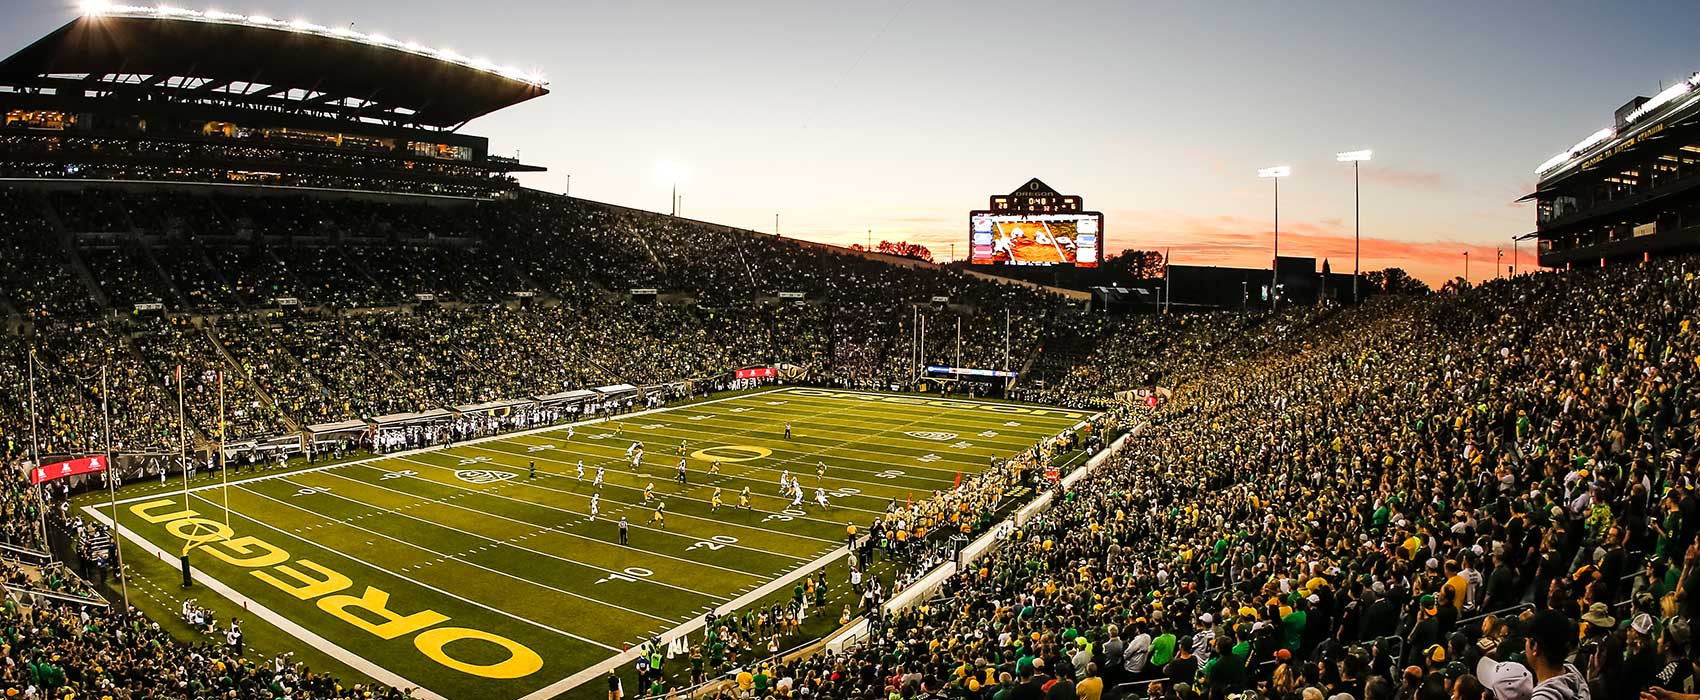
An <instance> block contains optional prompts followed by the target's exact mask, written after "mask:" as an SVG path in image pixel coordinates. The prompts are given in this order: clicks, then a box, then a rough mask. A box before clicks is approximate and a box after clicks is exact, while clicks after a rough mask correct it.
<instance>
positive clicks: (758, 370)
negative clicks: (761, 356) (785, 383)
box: [737, 367, 779, 379]
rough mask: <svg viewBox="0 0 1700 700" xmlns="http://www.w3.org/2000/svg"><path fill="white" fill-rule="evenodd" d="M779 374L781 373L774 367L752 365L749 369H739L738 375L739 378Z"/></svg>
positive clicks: (755, 377)
mask: <svg viewBox="0 0 1700 700" xmlns="http://www.w3.org/2000/svg"><path fill="white" fill-rule="evenodd" d="M778 374H779V373H778V372H777V371H775V370H774V369H773V368H772V367H751V368H749V369H741V370H738V372H737V377H738V378H739V379H760V378H762V377H774V376H778Z"/></svg>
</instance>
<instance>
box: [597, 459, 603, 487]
mask: <svg viewBox="0 0 1700 700" xmlns="http://www.w3.org/2000/svg"><path fill="white" fill-rule="evenodd" d="M596 490H597V491H601V490H602V465H600V464H598V465H596Z"/></svg>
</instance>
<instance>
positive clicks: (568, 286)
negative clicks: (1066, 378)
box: [0, 188, 1061, 454]
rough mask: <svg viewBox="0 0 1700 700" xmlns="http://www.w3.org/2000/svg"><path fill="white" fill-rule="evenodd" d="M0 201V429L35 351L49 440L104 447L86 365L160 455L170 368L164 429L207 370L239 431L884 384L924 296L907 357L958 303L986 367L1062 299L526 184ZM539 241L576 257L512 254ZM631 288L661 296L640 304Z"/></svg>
mask: <svg viewBox="0 0 1700 700" xmlns="http://www.w3.org/2000/svg"><path fill="white" fill-rule="evenodd" d="M0 223H4V224H5V226H0V245H5V246H7V247H8V248H9V249H11V250H12V251H14V252H15V255H11V256H8V260H7V263H5V264H9V265H12V266H14V267H15V269H13V268H12V267H8V268H7V269H4V270H0V275H4V276H5V279H6V280H7V282H8V284H7V285H6V286H5V287H4V288H0V315H6V316H8V317H9V318H11V319H12V323H10V324H9V325H8V332H7V333H5V334H4V339H3V341H0V342H4V343H5V346H4V347H0V350H4V351H5V352H6V356H7V359H6V362H5V363H4V366H0V392H4V394H5V396H6V397H7V398H15V399H17V400H15V401H6V402H0V436H4V437H5V438H7V439H10V440H13V441H14V442H20V441H19V438H20V437H21V436H24V435H27V434H28V432H29V423H28V406H29V402H28V400H27V399H28V397H27V395H26V394H27V390H28V387H27V377H25V376H24V375H25V374H26V373H27V367H26V365H27V363H28V358H27V356H28V355H29V354H30V353H31V352H32V351H33V353H34V356H35V361H36V363H37V367H36V372H37V376H36V392H37V399H38V408H39V410H38V414H39V417H38V425H37V431H38V433H39V434H40V435H42V437H40V438H38V439H39V440H40V441H41V449H42V452H43V453H48V454H59V453H66V452H81V451H89V450H97V449H100V448H101V447H102V445H101V442H100V440H98V439H97V438H98V437H99V436H100V429H99V426H100V422H99V417H100V411H99V400H98V399H99V389H98V375H99V372H100V370H101V369H102V367H106V368H109V369H110V372H111V385H112V390H113V397H112V399H113V410H114V412H115V415H117V416H118V417H119V420H118V421H117V422H116V423H115V425H114V433H115V435H114V438H115V441H116V442H117V443H118V446H119V448H120V449H122V450H127V451H156V450H171V449H174V448H175V446H176V441H177V439H178V433H179V432H180V431H179V426H177V424H176V423H177V421H176V416H175V411H174V410H172V406H171V405H172V404H173V403H174V402H175V396H174V394H175V393H176V389H177V385H176V381H177V379H176V376H177V369H178V368H179V367H181V368H182V372H183V388H184V390H185V393H186V394H187V396H186V400H185V403H186V406H187V411H188V414H189V415H188V425H187V426H185V427H184V428H183V429H182V431H181V432H184V433H186V434H187V436H188V439H189V441H191V442H193V443H197V444H205V443H206V442H207V441H211V440H214V439H216V437H217V434H218V430H217V428H218V417H217V415H216V407H217V399H218V396H217V393H218V388H217V386H218V379H219V376H220V375H221V374H222V375H223V379H224V390H225V394H226V396H225V402H226V406H227V408H228V417H229V419H230V420H229V423H228V425H226V426H225V427H226V436H225V437H226V438H227V439H228V440H231V441H242V440H251V439H263V438H266V437H269V436H276V435H281V434H289V433H294V432H297V431H299V430H301V429H303V428H305V427H306V426H309V425H314V424H319V423H328V422H336V421H342V420H348V419H354V418H370V417H373V416H378V415H385V414H389V413H400V412H412V411H423V410H427V409H431V408H444V407H453V406H461V405H467V404H472V403H478V402H482V401H491V400H496V399H504V398H524V397H528V396H536V395H540V394H547V393H552V392H559V391H563V390H567V389H574V388H581V387H590V386H599V385H605V384H615V383H638V384H648V383H658V382H666V381H675V380H687V379H707V378H713V377H718V376H723V375H725V374H726V373H728V372H730V371H731V370H733V369H736V368H738V367H743V366H748V365H758V364H761V365H772V364H786V365H791V366H793V367H795V368H796V372H797V373H799V374H803V375H806V376H808V377H809V378H810V379H812V380H814V381H818V382H822V383H831V384H838V385H844V386H866V387H886V388H889V387H892V386H897V385H904V384H909V383H910V382H911V380H912V379H913V377H914V376H915V372H914V364H915V362H914V358H916V357H917V354H916V352H915V351H914V348H913V345H914V344H915V341H916V339H915V337H914V335H915V334H914V333H912V331H913V326H914V325H915V324H916V323H917V319H919V318H920V316H921V315H923V314H924V315H926V316H927V317H928V327H929V333H928V334H927V338H926V340H927V343H926V348H925V349H924V350H923V352H922V353H920V356H922V357H923V359H925V360H926V361H927V362H929V363H936V364H955V363H956V346H957V343H956V337H957V334H956V327H957V325H958V323H959V322H960V324H961V326H962V333H961V338H962V341H963V342H962V344H961V345H962V351H961V352H962V355H961V362H962V364H964V365H971V366H982V367H1000V368H1002V367H1005V366H1006V365H1009V364H1011V363H1015V364H1019V363H1021V362H1023V361H1024V359H1025V358H1027V357H1029V356H1030V355H1032V354H1033V352H1034V350H1035V349H1036V348H1037V347H1038V346H1039V338H1040V336H1041V333H1042V331H1043V329H1044V326H1045V323H1046V321H1045V319H1046V318H1047V317H1048V315H1049V314H1050V312H1052V311H1056V310H1058V309H1059V308H1060V307H1061V305H1060V303H1059V299H1057V298H1056V297H1054V296H1052V295H1049V294H1046V293H1042V292H1039V291H1036V290H1035V289H1033V288H1030V287H1024V286H1019V285H1015V284H1001V283H995V282H990V281H986V280H984V279H980V278H976V277H972V276H969V275H965V274H963V273H960V272H956V271H952V270H948V269H944V268H937V267H933V266H916V265H894V264H890V263H889V262H887V261H884V260H876V259H868V258H863V257H860V256H855V255H850V254H846V253H843V252H841V251H835V250H833V249H829V248H825V247H820V246H813V245H805V244H799V243H797V242H795V241H790V240H784V239H779V238H776V237H773V236H764V235H757V234H752V233H751V232H747V231H737V230H733V229H727V228H724V227H719V226H715V225H711V224H704V223H700V222H692V221H687V220H681V219H675V218H671V217H660V216H656V215H653V214H647V213H643V212H637V211H634V210H628V209H622V208H618V207H612V206H607V205H600V204H595V203H590V202H583V201H579V200H567V199H561V198H549V197H544V196H536V197H524V198H520V199H519V200H516V201H498V202H480V203H474V204H463V205H460V206H440V205H427V204H411V203H406V204H404V203H395V202H389V201H370V200H367V199H359V198H347V199H329V198H309V197H304V196H275V197H243V196H229V195H216V196H214V195H206V194H195V193H190V192H177V191H159V192H148V191H124V190H112V189H101V188H88V189H80V190H59V191H51V192H47V193H42V192H35V191H29V190H18V189H0ZM544 250H571V251H574V254H571V255H552V254H551V255H544V254H528V253H535V252H537V251H544ZM634 287H638V288H649V289H656V290H658V291H660V292H662V295H663V296H664V297H666V298H665V299H664V300H662V301H659V302H656V303H642V301H641V299H634V298H633V297H632V295H630V294H628V292H630V291H631V289H632V288H634ZM521 292H524V293H528V294H534V295H539V296H520V295H518V293H521ZM780 292H795V293H798V294H801V295H802V296H803V298H802V299H801V300H793V299H784V300H781V299H780V298H779V297H778V294H779V293H780ZM936 297H943V298H946V299H948V300H949V301H948V303H935V302H934V301H933V300H934V299H935V298H936ZM782 301H783V303H781V302H782ZM151 305H158V307H160V308H158V309H154V308H152V307H151ZM916 306H918V310H912V307H916ZM144 307H148V308H144ZM1006 324H1007V327H1008V328H1010V329H1012V330H1013V331H1014V332H1013V333H1012V334H1011V335H1012V337H1011V338H1008V339H1006V338H1005V337H1004V329H1005V328H1006ZM1006 348H1007V354H1006ZM20 368H25V369H26V372H18V371H17V370H18V369H20ZM43 425H46V426H47V428H46V429H45V430H43V429H42V426H43Z"/></svg>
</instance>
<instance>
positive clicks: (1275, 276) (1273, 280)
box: [1257, 165, 1293, 313]
mask: <svg viewBox="0 0 1700 700" xmlns="http://www.w3.org/2000/svg"><path fill="white" fill-rule="evenodd" d="M1292 174H1293V168H1292V166H1287V165H1277V166H1274V167H1271V168H1258V170H1257V176H1258V177H1267V178H1270V181H1271V182H1273V183H1275V259H1274V260H1273V261H1271V262H1270V264H1269V313H1275V310H1276V308H1277V305H1278V304H1280V302H1281V178H1284V177H1287V176H1288V175H1292Z"/></svg>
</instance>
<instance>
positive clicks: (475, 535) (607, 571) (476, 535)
mask: <svg viewBox="0 0 1700 700" xmlns="http://www.w3.org/2000/svg"><path fill="white" fill-rule="evenodd" d="M326 476H334V477H336V478H339V479H346V480H348V481H353V482H355V483H360V484H365V482H363V481H360V480H358V479H351V478H349V477H346V476H342V475H340V474H329V473H327V474H326ZM380 488H381V487H380ZM243 490H244V491H248V492H250V493H255V494H258V495H260V496H261V497H263V498H266V499H268V500H274V501H275V500H277V499H275V498H272V497H271V496H266V495H265V494H259V492H257V491H253V490H252V489H249V488H247V487H243ZM386 490H387V489H386ZM324 495H327V496H335V495H336V494H328V493H327V494H324ZM336 497H337V498H341V499H343V500H345V501H348V502H350V503H355V504H357V505H359V506H362V507H366V508H373V509H377V510H380V511H388V512H390V513H393V514H395V515H398V516H401V517H403V518H407V519H409V520H414V521H418V522H421V523H425V524H427V525H434V526H436V527H440V528H442V529H444V530H452V531H454V532H458V533H460V534H463V535H466V536H468V537H473V538H476V539H479V540H483V541H485V542H497V543H500V542H501V540H499V539H497V538H494V537H490V536H488V535H481V534H479V533H476V532H472V531H470V530H462V529H460V528H458V527H455V526H453V525H449V524H447V523H439V522H435V521H432V520H426V519H424V518H420V517H416V516H412V515H408V514H406V513H401V512H397V511H395V510H391V509H389V508H385V507H383V506H380V505H377V504H373V503H367V502H366V501H362V500H358V499H353V498H348V497H346V496H336ZM453 507H455V508H460V509H461V510H466V511H468V512H471V513H477V514H479V515H483V516H485V517H496V518H502V519H504V520H512V518H505V517H503V516H499V515H496V514H494V513H486V512H483V511H478V510H472V509H469V508H462V507H461V506H453ZM302 510H306V509H305V508H303V509H302ZM309 512H312V513H313V514H315V515H318V516H319V517H326V516H325V515H324V514H322V513H318V512H317V511H309ZM515 522H525V521H519V520H516V521H515ZM526 524H528V525H531V526H532V527H536V528H540V529H545V530H547V529H552V528H549V527H548V526H545V525H538V524H536V523H526ZM361 529H362V530H364V529H365V528H361ZM376 534H378V535H379V536H380V537H387V538H389V539H392V540H396V541H397V542H403V543H404V544H408V545H410V546H413V547H419V548H420V549H424V550H426V551H432V550H430V549H429V548H426V547H420V546H419V545H416V544H413V543H411V542H406V541H404V540H399V539H396V538H394V537H389V536H388V535H384V534H383V533H376ZM508 546H510V547H513V548H514V549H518V550H520V551H523V552H530V553H532V554H535V555H538V556H541V557H546V558H549V559H554V560H555V561H561V562H566V563H569V564H577V565H579V566H582V567H584V568H586V569H593V570H595V571H599V572H602V573H604V574H619V573H623V572H619V571H615V570H613V569H605V568H602V567H600V566H597V565H595V564H591V563H589V562H582V561H579V560H577V559H573V558H570V557H563V556H560V555H557V554H551V553H549V552H544V551H540V550H536V549H532V548H530V547H522V546H519V545H508ZM491 548H492V546H491V545H488V544H486V545H484V546H482V547H476V548H473V549H470V550H467V552H465V553H466V554H472V553H475V552H482V551H484V550H486V549H491ZM435 553H436V554H442V552H435ZM467 563H469V564H471V563H472V562H467ZM473 566H478V567H479V568H488V567H483V566H481V565H478V564H473ZM492 570H493V569H492ZM500 573H502V574H503V575H504V576H510V577H511V576H512V574H508V573H506V572H500ZM520 580H522V581H530V579H520ZM639 580H641V581H644V582H646V583H652V584H655V585H657V586H662V587H665V588H671V589H673V590H676V591H680V592H682V593H689V594H692V595H699V596H703V597H705V598H712V599H716V600H725V598H724V597H722V596H717V595H714V594H713V593H708V592H705V591H699V590H697V589H695V588H686V587H684V586H677V585H674V584H671V583H666V582H663V581H658V580H655V579H649V578H645V579H639ZM537 585H539V586H542V587H544V588H549V589H551V590H555V589H554V587H552V586H548V585H546V584H542V583H538V584H537ZM561 592H562V593H566V594H567V595H570V596H573V597H575V598H583V599H584V600H590V601H594V602H602V601H600V600H597V599H594V598H589V597H586V596H583V595H580V594H578V593H573V592H571V591H561ZM604 605H607V606H609V607H614V608H620V609H621V610H625V611H626V612H630V613H635V614H638V615H643V616H645V617H651V618H655V619H663V618H659V617H656V616H655V615H651V614H649V613H646V612H640V611H637V610H632V609H630V608H623V607H620V606H619V605H615V604H613V603H604Z"/></svg>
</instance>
